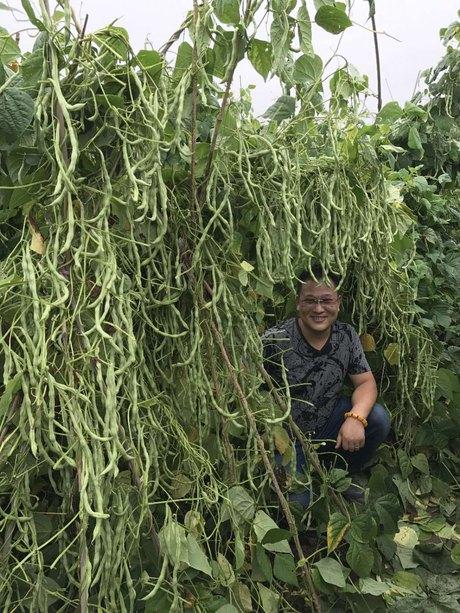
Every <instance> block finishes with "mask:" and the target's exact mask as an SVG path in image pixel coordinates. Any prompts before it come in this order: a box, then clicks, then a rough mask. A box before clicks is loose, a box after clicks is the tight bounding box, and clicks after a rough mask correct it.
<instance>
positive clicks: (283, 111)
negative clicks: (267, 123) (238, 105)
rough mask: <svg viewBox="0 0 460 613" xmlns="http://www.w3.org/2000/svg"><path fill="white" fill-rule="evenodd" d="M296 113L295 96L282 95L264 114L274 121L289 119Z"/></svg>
mask: <svg viewBox="0 0 460 613" xmlns="http://www.w3.org/2000/svg"><path fill="white" fill-rule="evenodd" d="M294 113H295V98H293V97H292V96H280V97H279V98H278V100H276V102H275V103H274V104H272V105H271V106H270V107H268V109H267V110H266V111H265V113H264V114H263V117H266V118H267V119H271V120H273V121H277V122H280V121H283V119H289V117H292V116H293V115H294Z"/></svg>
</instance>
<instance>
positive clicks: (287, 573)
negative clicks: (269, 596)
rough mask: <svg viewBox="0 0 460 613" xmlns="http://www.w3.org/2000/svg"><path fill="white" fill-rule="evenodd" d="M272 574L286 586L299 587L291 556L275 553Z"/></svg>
mask: <svg viewBox="0 0 460 613" xmlns="http://www.w3.org/2000/svg"><path fill="white" fill-rule="evenodd" d="M273 574H274V575H275V577H276V578H277V579H279V580H280V581H284V582H285V583H287V584H288V585H294V586H295V587H298V586H299V582H298V581H297V576H296V565H295V562H294V556H293V555H292V554H283V553H277V554H276V556H275V562H274V564H273Z"/></svg>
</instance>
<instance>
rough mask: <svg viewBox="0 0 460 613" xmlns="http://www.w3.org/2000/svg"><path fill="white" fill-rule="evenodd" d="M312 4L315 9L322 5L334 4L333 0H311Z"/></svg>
mask: <svg viewBox="0 0 460 613" xmlns="http://www.w3.org/2000/svg"><path fill="white" fill-rule="evenodd" d="M313 4H314V7H315V9H316V10H319V9H320V8H321V7H322V6H334V4H335V0H313Z"/></svg>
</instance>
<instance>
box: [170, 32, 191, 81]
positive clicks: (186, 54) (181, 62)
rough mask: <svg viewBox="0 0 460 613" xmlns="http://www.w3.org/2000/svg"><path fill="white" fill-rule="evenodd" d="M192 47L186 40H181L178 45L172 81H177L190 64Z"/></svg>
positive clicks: (188, 68)
mask: <svg viewBox="0 0 460 613" xmlns="http://www.w3.org/2000/svg"><path fill="white" fill-rule="evenodd" d="M192 58H193V49H192V47H191V46H190V45H189V43H187V42H185V41H184V42H183V43H181V44H180V45H179V49H178V50H177V57H176V63H175V65H174V71H173V74H172V80H173V82H174V83H178V82H179V81H180V80H181V79H182V77H183V76H184V74H186V73H187V72H188V71H189V70H190V67H191V65H192Z"/></svg>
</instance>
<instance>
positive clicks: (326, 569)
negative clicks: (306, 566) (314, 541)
mask: <svg viewBox="0 0 460 613" xmlns="http://www.w3.org/2000/svg"><path fill="white" fill-rule="evenodd" d="M314 566H315V567H316V568H317V569H318V571H319V574H320V575H321V578H322V579H323V581H325V582H326V583H330V584H331V585H335V586H336V587H345V575H344V573H343V570H344V569H343V566H342V565H341V564H340V562H338V561H337V560H335V559H334V558H322V559H321V560H318V562H315V564H314Z"/></svg>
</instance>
